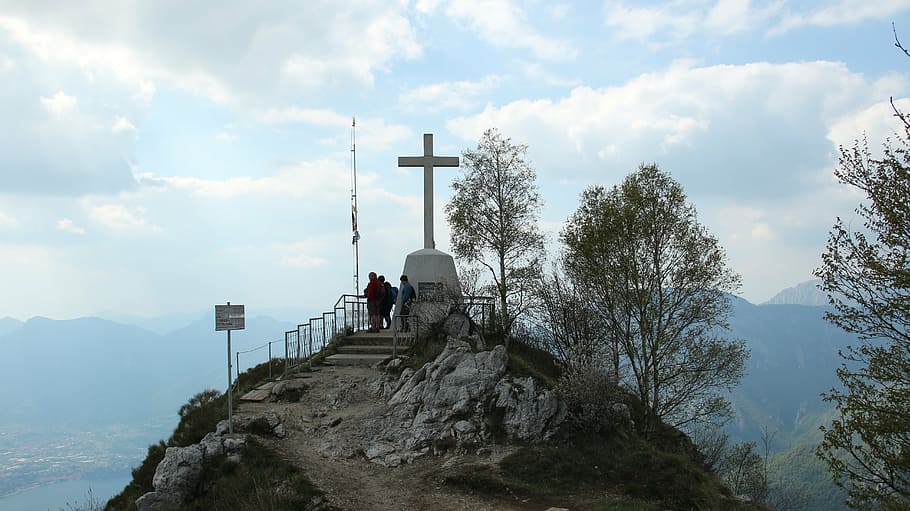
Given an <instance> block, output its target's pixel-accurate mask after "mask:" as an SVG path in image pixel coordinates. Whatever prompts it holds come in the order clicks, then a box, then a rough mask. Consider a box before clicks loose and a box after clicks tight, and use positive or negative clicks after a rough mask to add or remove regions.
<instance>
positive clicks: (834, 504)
mask: <svg viewBox="0 0 910 511" xmlns="http://www.w3.org/2000/svg"><path fill="white" fill-rule="evenodd" d="M815 447H816V444H815V443H812V444H809V443H806V444H801V445H796V446H794V447H791V448H790V449H788V450H786V451H784V452H781V453H778V454H776V455H773V456H771V459H770V461H769V478H770V480H771V483H772V494H771V497H770V501H771V503H772V507H774V508H775V510H776V511H778V510H779V511H783V509H782V508H785V506H783V505H781V502H780V501H781V500H783V499H784V498H786V497H787V496H788V495H789V496H790V497H789V499H790V500H794V497H793V495H794V494H796V495H797V496H798V498H797V499H796V500H797V503H802V504H803V505H802V506H790V507H789V508H790V509H824V510H826V511H847V509H848V508H847V505H846V504H845V503H844V502H845V501H846V500H847V492H846V490H844V489H842V488H839V487H837V486H834V485H833V484H832V482H831V474H829V473H828V467H827V465H826V464H825V463H824V462H823V461H822V460H820V459H819V458H817V457H816V456H815Z"/></svg>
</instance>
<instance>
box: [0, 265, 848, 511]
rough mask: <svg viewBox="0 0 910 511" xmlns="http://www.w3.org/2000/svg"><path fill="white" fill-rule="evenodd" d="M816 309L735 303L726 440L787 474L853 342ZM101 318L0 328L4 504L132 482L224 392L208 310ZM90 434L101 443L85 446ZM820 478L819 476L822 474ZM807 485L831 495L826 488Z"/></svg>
mask: <svg viewBox="0 0 910 511" xmlns="http://www.w3.org/2000/svg"><path fill="white" fill-rule="evenodd" d="M821 300H824V298H823V295H821V293H820V292H819V291H818V290H817V288H816V286H815V283H813V282H808V283H803V284H800V285H798V286H795V287H793V288H790V289H787V290H784V291H782V292H781V293H779V294H778V295H776V296H775V297H774V298H772V299H771V300H769V301H768V302H766V303H764V304H761V305H754V304H751V303H749V302H748V301H746V300H743V299H741V298H734V299H733V315H732V318H731V331H732V332H731V333H732V335H733V336H734V337H736V338H740V339H744V340H745V341H746V343H747V346H748V347H749V349H750V352H751V354H750V357H749V359H748V361H747V370H746V374H745V376H744V378H743V380H742V382H741V384H740V385H739V386H738V387H737V388H736V389H735V391H734V392H733V393H732V394H731V396H730V397H731V401H732V402H733V405H734V409H735V412H736V416H735V419H734V420H733V421H731V422H730V423H729V424H728V425H727V431H728V434H730V436H731V439H733V440H734V441H751V442H756V443H757V444H759V445H760V441H761V435H762V432H763V430H764V429H767V430H768V431H771V432H773V433H774V439H773V440H774V441H773V442H772V445H771V449H772V452H776V453H777V456H780V457H784V458H786V459H790V460H791V462H788V464H789V465H791V466H792V465H793V463H792V458H793V457H794V456H795V455H796V454H794V453H798V454H799V459H801V460H805V459H806V457H807V456H808V454H807V453H810V452H811V449H810V448H809V447H807V446H811V445H813V444H814V443H817V441H818V438H819V433H818V426H819V424H822V423H824V422H826V421H827V420H828V419H829V417H830V415H831V410H832V407H831V406H830V404H828V403H826V402H824V401H823V400H822V399H821V397H820V395H821V394H822V393H823V392H826V391H828V390H829V389H831V388H832V387H834V386H836V385H837V383H838V380H837V378H836V375H835V369H836V368H837V367H838V366H839V365H840V364H841V359H840V357H839V356H838V350H840V349H843V348H844V347H845V346H847V345H849V344H850V343H851V342H855V340H854V339H853V338H852V337H850V336H849V335H847V334H845V333H843V332H842V331H840V330H838V329H837V328H835V327H833V326H832V325H830V324H829V323H827V322H826V321H825V320H824V319H823V315H824V313H825V310H826V309H825V307H824V306H820V305H818V303H819V302H820V301H821ZM824 301H825V302H826V300H824ZM106 316H107V319H102V318H97V317H93V318H80V319H73V320H65V321H60V320H51V319H47V318H41V317H36V318H32V319H30V320H28V321H25V322H21V321H18V320H15V319H11V318H3V319H0V353H2V354H3V356H2V357H0V407H2V408H0V409H2V410H4V412H3V420H2V422H0V452H3V453H9V454H10V456H7V458H8V459H9V460H11V461H9V462H8V464H9V465H10V466H4V463H5V462H4V461H3V460H2V459H0V473H3V474H4V480H0V497H2V496H3V495H4V494H8V493H11V492H15V491H17V490H20V489H22V488H25V487H28V486H33V485H35V484H45V483H46V482H47V481H53V480H59V479H61V478H78V477H80V472H79V471H80V470H83V471H84V470H86V467H85V466H82V465H85V463H84V460H85V457H84V452H82V451H84V450H86V449H100V450H99V451H98V452H96V453H95V454H96V455H95V456H94V457H93V458H92V459H95V460H102V459H105V457H107V458H112V457H118V456H119V458H118V459H120V460H121V462H120V464H119V465H116V466H112V467H110V468H111V470H124V471H126V473H128V470H129V466H130V464H132V465H135V464H136V463H138V461H139V460H140V459H141V457H142V454H143V453H144V450H145V447H146V446H147V445H148V444H150V443H154V442H156V441H157V440H158V439H159V438H164V437H166V436H167V432H169V431H170V429H172V428H173V426H174V424H176V421H177V416H176V411H177V410H178V409H179V407H180V406H181V405H182V404H183V403H185V402H186V401H187V399H188V398H189V397H191V396H192V395H194V394H195V393H197V392H199V391H201V390H204V389H206V388H216V389H223V388H224V387H225V385H226V383H227V382H226V379H227V375H226V371H227V369H226V365H227V364H226V362H227V361H226V357H227V353H226V338H225V337H226V336H225V332H215V331H214V312H213V311H209V312H200V313H198V314H195V315H190V316H186V315H170V316H167V317H161V318H131V317H127V316H122V315H114V314H111V313H108V314H106ZM113 318H118V319H119V321H113V320H112V319H113ZM129 321H136V322H138V323H141V324H142V325H143V326H144V327H140V326H137V325H136V324H127V322H129ZM181 323H182V326H180V325H181ZM294 328H295V324H294V323H291V322H286V321H279V320H276V319H273V318H272V317H268V316H259V317H255V318H248V319H247V321H246V329H245V330H242V331H235V332H233V335H232V341H233V346H232V351H234V352H237V351H245V350H248V349H251V348H255V347H257V346H262V345H264V344H265V343H267V342H269V341H273V340H280V339H283V332H285V331H286V330H291V329H294ZM281 344H283V343H279V344H278V346H276V347H275V348H274V350H275V353H274V355H275V356H281V355H283V347H281ZM243 357H244V358H242V359H241V365H242V366H243V367H241V370H243V369H245V368H248V367H250V366H252V365H255V364H258V363H260V362H263V361H265V360H266V359H267V357H268V355H267V351H265V350H260V351H257V352H253V353H249V354H244V355H243ZM124 431H128V432H132V433H130V434H125V433H123V432H124ZM112 432H114V433H112ZM137 432H139V433H137ZM93 434H95V435H97V436H98V438H97V441H95V440H93V441H92V442H84V441H83V440H82V439H84V438H85V435H89V436H90V437H91V435H93ZM117 435H121V436H122V437H123V438H122V439H121V440H122V441H121V442H120V443H119V444H117V443H116V442H112V441H111V439H112V438H114V437H117ZM92 438H94V437H92ZM112 443H113V444H116V445H109V444H112ZM60 445H72V446H80V447H78V448H76V447H73V450H74V452H73V456H72V459H71V460H70V461H72V463H69V462H60V463H58V464H57V465H55V466H56V467H57V469H59V470H58V473H54V471H53V470H51V469H47V467H41V466H39V464H40V463H39V462H36V463H35V464H34V466H32V467H31V468H29V467H27V466H26V467H25V468H22V467H23V466H25V465H28V464H23V463H18V468H16V467H15V465H17V462H15V461H12V460H15V459H20V460H21V459H26V458H29V459H31V458H34V459H36V460H43V459H50V458H48V456H49V455H48V454H47V453H45V452H44V451H42V449H44V448H47V449H50V447H52V446H60ZM98 445H108V446H107V447H98ZM85 446H89V447H85ZM91 446H94V447H91ZM23 449H26V451H23ZM105 449H107V450H105ZM77 450H78V451H79V452H78V453H77V452H75V451H77ZM809 457H811V456H809ZM67 459H68V460H69V458H67ZM80 463H81V464H82V465H80ZM807 463H810V464H812V463H815V460H814V459H812V460H809V461H807ZM10 467H12V468H10ZM813 467H814V468H813V470H815V469H818V468H819V467H818V466H817V464H816V465H813ZM10 474H12V476H10ZM819 474H820V475H819V477H820V478H823V477H824V470H820V471H819ZM801 484H802V483H801ZM811 484H812V485H816V484H818V485H821V486H824V488H823V489H822V490H819V491H820V492H822V493H824V494H825V495H827V494H828V493H830V487H831V485H830V482H828V483H827V486H825V482H824V481H822V482H812V483H811ZM819 502H821V501H819ZM833 502H834V504H832V505H831V506H833V507H830V509H837V499H836V498H835V499H834V501H833ZM819 505H821V504H819ZM824 505H825V506H827V505H828V504H824ZM816 508H818V509H822V507H816ZM810 509H811V507H810Z"/></svg>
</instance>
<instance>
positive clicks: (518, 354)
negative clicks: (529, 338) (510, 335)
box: [506, 339, 562, 387]
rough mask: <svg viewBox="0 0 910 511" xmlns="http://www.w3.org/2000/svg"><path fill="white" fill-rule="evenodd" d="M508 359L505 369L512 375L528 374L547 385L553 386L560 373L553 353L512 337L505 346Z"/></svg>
mask: <svg viewBox="0 0 910 511" xmlns="http://www.w3.org/2000/svg"><path fill="white" fill-rule="evenodd" d="M506 353H508V355H509V361H508V363H507V366H506V369H507V370H508V371H509V373H510V374H511V375H512V376H515V377H519V378H523V377H527V376H530V377H532V378H534V379H535V380H537V381H539V382H541V383H543V384H544V385H546V386H548V387H555V386H556V382H557V380H558V379H559V377H560V376H561V374H562V370H561V368H560V367H559V365H557V364H556V360H554V358H553V355H551V354H550V353H547V352H546V351H544V350H542V349H540V348H537V347H534V346H532V345H531V344H530V343H528V342H525V341H523V340H516V339H513V341H512V342H510V343H509V344H508V347H507V348H506Z"/></svg>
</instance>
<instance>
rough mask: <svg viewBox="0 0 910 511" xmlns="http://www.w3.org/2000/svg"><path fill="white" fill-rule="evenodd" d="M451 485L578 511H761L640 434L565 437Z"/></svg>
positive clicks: (455, 476) (462, 474)
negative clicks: (673, 510)
mask: <svg viewBox="0 0 910 511" xmlns="http://www.w3.org/2000/svg"><path fill="white" fill-rule="evenodd" d="M446 482H447V483H449V484H453V485H456V486H460V487H463V488H466V489H469V490H471V491H473V492H477V493H480V494H484V495H488V496H503V495H515V496H517V497H519V498H523V499H531V500H540V499H543V500H553V501H554V502H559V501H562V502H564V503H565V502H566V501H567V500H570V501H571V505H568V507H570V508H573V509H574V508H581V509H603V510H614V509H616V510H645V511H650V510H656V509H678V510H690V509H691V510H696V509H697V510H740V509H741V510H756V509H761V508H759V507H755V506H752V505H749V504H744V503H740V502H738V501H736V500H734V499H732V498H731V497H730V495H729V492H727V491H726V490H725V488H723V486H721V485H720V483H718V482H717V481H716V480H715V479H714V477H713V476H711V475H710V474H708V473H707V472H705V471H704V469H702V467H700V466H699V465H698V464H697V462H696V461H694V460H692V459H691V458H688V457H686V456H684V455H682V454H677V453H668V452H664V451H661V450H659V449H657V448H655V446H654V445H653V444H651V443H650V442H645V441H643V440H641V439H639V438H636V437H631V438H625V439H623V438H620V437H617V436H612V437H596V438H595V437H592V436H591V435H589V434H584V433H580V432H568V433H567V432H563V433H561V434H560V435H559V436H558V438H557V439H555V440H554V441H553V442H550V443H549V444H546V445H539V446H525V447H522V448H520V449H519V450H517V451H516V452H515V453H513V454H511V455H509V456H507V457H506V458H505V459H503V460H502V461H501V462H500V463H499V464H498V466H489V465H473V466H465V467H461V468H459V469H458V470H457V471H455V472H454V473H452V474H449V475H448V476H447V477H446ZM590 495H598V496H599V497H596V498H592V497H590ZM604 495H609V496H607V497H605V496H604ZM586 496H587V497H586ZM563 507H566V506H563Z"/></svg>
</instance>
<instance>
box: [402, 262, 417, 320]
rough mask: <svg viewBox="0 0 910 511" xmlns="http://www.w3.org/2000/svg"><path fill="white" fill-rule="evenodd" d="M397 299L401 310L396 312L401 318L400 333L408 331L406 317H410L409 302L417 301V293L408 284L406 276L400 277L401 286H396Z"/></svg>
mask: <svg viewBox="0 0 910 511" xmlns="http://www.w3.org/2000/svg"><path fill="white" fill-rule="evenodd" d="M398 299H399V300H400V302H399V303H400V304H401V305H400V307H401V309H400V310H399V311H398V315H399V316H401V331H402V332H407V331H408V330H410V325H408V316H410V315H411V302H413V301H414V300H415V299H417V291H416V290H415V289H414V286H412V285H411V284H410V282H408V276H407V275H402V276H401V285H399V286H398Z"/></svg>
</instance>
